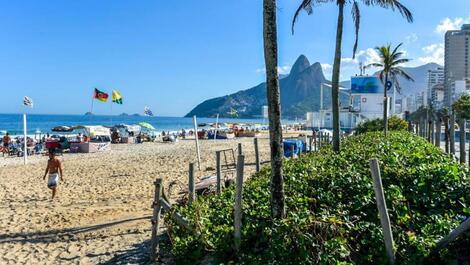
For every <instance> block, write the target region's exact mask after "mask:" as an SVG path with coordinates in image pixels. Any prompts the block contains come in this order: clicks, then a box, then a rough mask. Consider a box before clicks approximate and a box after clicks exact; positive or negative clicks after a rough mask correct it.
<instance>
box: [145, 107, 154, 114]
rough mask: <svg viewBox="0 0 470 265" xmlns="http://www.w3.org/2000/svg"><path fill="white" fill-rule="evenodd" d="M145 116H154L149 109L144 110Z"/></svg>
mask: <svg viewBox="0 0 470 265" xmlns="http://www.w3.org/2000/svg"><path fill="white" fill-rule="evenodd" d="M144 114H145V115H147V116H153V112H152V111H151V110H150V109H149V108H148V107H145V108H144Z"/></svg>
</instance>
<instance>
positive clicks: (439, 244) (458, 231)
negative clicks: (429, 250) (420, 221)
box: [433, 218, 470, 253]
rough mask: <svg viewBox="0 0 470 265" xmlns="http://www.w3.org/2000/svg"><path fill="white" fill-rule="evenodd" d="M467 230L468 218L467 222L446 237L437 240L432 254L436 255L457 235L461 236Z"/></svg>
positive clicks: (469, 226)
mask: <svg viewBox="0 0 470 265" xmlns="http://www.w3.org/2000/svg"><path fill="white" fill-rule="evenodd" d="M469 229H470V218H467V220H465V221H464V222H463V223H461V224H460V225H459V226H458V227H457V228H455V229H454V230H452V231H451V232H450V233H449V234H448V235H447V236H445V237H444V238H442V239H441V240H439V242H437V245H436V248H435V249H434V250H433V252H434V253H437V252H438V251H439V250H441V249H442V248H444V247H445V246H447V245H448V244H449V243H450V242H452V241H454V240H455V239H456V238H457V237H458V236H459V235H461V234H463V233H464V232H465V231H467V230H469Z"/></svg>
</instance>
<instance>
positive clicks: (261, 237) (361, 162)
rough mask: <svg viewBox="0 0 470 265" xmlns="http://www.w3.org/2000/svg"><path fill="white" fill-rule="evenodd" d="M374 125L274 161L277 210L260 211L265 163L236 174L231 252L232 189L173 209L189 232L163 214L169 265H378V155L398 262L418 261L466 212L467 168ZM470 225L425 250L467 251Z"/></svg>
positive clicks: (448, 257) (447, 255)
mask: <svg viewBox="0 0 470 265" xmlns="http://www.w3.org/2000/svg"><path fill="white" fill-rule="evenodd" d="M383 138H384V137H383V133H380V132H374V133H366V134H361V135H357V136H352V137H349V138H347V139H345V140H344V148H343V149H342V151H341V152H340V153H335V152H333V151H332V149H331V148H330V147H326V146H325V147H324V148H322V150H321V151H320V152H317V153H311V154H308V155H305V156H301V157H300V158H299V159H295V160H287V161H285V163H284V172H285V192H286V208H287V217H286V218H285V219H283V220H275V221H272V219H271V217H270V201H269V200H270V192H269V175H270V172H269V169H268V168H264V169H263V170H262V171H261V172H260V173H259V174H257V175H255V176H253V177H252V178H251V179H249V180H248V181H246V182H245V184H244V190H243V220H242V223H243V225H242V244H241V249H240V252H239V253H235V252H234V250H233V204H234V188H233V187H231V188H228V189H226V190H224V192H223V193H222V194H221V195H219V196H205V197H202V196H201V197H199V198H198V199H197V200H196V202H195V203H193V204H192V205H189V206H179V207H176V208H175V209H174V210H175V211H178V212H180V213H181V214H182V215H183V216H185V217H186V218H187V219H188V220H189V221H190V222H191V224H192V225H193V226H194V227H195V229H196V231H197V233H195V234H192V233H190V232H188V231H187V230H185V229H184V228H182V227H180V226H178V225H177V224H176V223H175V222H174V221H173V220H171V219H170V220H169V221H168V222H169V233H170V237H171V239H172V242H173V254H174V257H175V260H176V262H177V263H179V264H194V263H197V262H198V261H201V260H203V259H205V258H207V257H209V256H210V257H211V258H213V259H215V260H216V261H219V262H223V263H224V264H230V263H237V264H386V262H387V260H386V254H385V249H384V244H383V238H382V232H381V226H380V221H379V218H378V211H377V207H376V205H375V197H374V191H373V185H372V179H371V176H370V172H369V162H368V161H369V159H370V158H377V159H379V161H380V166H381V173H382V181H383V185H384V192H385V197H386V202H387V206H388V209H389V214H390V220H391V224H392V232H393V236H394V239H395V247H396V251H397V259H398V264H422V263H424V261H425V259H426V257H428V255H429V253H430V251H431V250H432V248H433V247H434V246H435V243H436V242H437V241H438V240H439V239H440V238H442V237H443V236H444V235H446V234H448V233H449V232H450V231H451V230H452V229H453V228H455V227H456V226H458V225H459V224H460V223H461V222H462V221H463V220H464V219H465V218H467V217H468V216H470V194H469V192H468V190H469V188H470V178H469V176H468V174H469V169H468V168H467V167H465V166H464V165H460V164H458V163H456V162H455V161H453V160H452V158H450V157H449V156H447V155H445V154H444V153H443V152H441V150H439V149H438V148H436V147H434V146H433V145H432V144H430V143H428V142H426V141H425V140H424V139H422V138H420V137H417V136H413V135H412V134H409V133H407V132H391V133H390V135H389V137H387V138H386V139H383ZM469 242H470V233H467V234H465V235H463V236H461V237H460V238H458V239H457V240H456V241H455V242H454V243H453V245H452V246H451V247H449V248H447V249H444V250H442V251H441V252H440V253H437V254H436V256H434V257H432V261H433V262H436V263H437V262H441V263H452V262H456V261H457V260H460V261H461V260H464V259H470V257H468V256H466V257H465V256H464V255H468V253H470V244H468V243H469Z"/></svg>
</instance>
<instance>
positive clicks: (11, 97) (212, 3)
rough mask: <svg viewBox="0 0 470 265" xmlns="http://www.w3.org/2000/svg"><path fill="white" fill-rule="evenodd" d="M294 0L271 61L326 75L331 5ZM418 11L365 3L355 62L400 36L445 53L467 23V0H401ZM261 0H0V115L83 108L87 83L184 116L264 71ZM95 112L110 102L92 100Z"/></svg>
mask: <svg viewBox="0 0 470 265" xmlns="http://www.w3.org/2000/svg"><path fill="white" fill-rule="evenodd" d="M299 2H300V0H279V1H278V10H279V11H278V26H279V32H278V37H279V58H280V62H279V64H280V68H281V72H283V73H288V71H289V69H290V67H291V66H292V64H293V63H294V62H295V60H296V58H297V57H298V56H299V55H300V54H305V55H306V56H307V57H308V58H309V60H310V62H311V63H314V62H316V61H318V62H320V63H322V65H323V66H324V70H325V73H326V75H327V76H330V75H331V74H330V71H331V66H330V65H331V64H332V61H333V52H334V38H335V29H336V25H335V23H336V15H337V10H336V7H335V5H333V4H326V5H322V6H320V7H318V8H317V9H316V10H314V14H313V15H310V16H308V15H307V14H306V13H302V14H301V16H300V18H299V21H298V24H297V26H296V32H295V35H292V34H291V32H290V23H291V19H292V16H293V14H294V11H295V8H296V7H297V5H298V4H299ZM402 3H403V4H405V5H407V6H408V7H409V8H410V9H411V10H412V11H413V12H414V15H415V22H414V23H413V24H408V23H407V22H406V21H405V20H404V19H403V18H402V17H401V16H400V15H399V14H398V13H393V12H392V11H390V10H383V9H381V8H378V7H365V6H362V25H361V32H360V42H359V56H358V59H359V60H362V61H365V62H370V61H373V60H374V58H375V56H376V55H375V53H374V52H373V50H372V49H371V48H373V47H375V46H377V45H381V44H384V43H387V42H392V43H399V42H404V49H405V50H406V52H407V55H408V57H409V58H413V61H412V62H411V63H410V65H412V66H415V65H420V64H423V63H427V62H440V63H442V60H443V55H444V53H443V51H444V49H443V44H442V43H443V32H445V30H447V29H452V28H456V27H459V26H460V25H461V24H462V23H466V22H469V23H470V4H469V1H468V0H448V1H437V0H433V1H429V0H402ZM346 15H347V16H346V19H345V22H346V27H345V36H344V45H343V60H342V62H343V65H342V67H343V69H342V73H341V76H342V79H346V78H348V77H349V76H351V75H353V74H355V73H356V72H357V71H358V70H357V69H358V68H357V62H358V60H352V59H351V58H350V57H351V55H352V45H353V41H354V38H353V27H352V22H351V18H350V16H349V10H347V12H346ZM263 68H264V58H263V42H262V0H223V1H220V0H199V1H195V0H192V1H191V0H186V1H155V0H148V1H147V0H139V1H135V0H80V1H78V0H76V1H63V0H47V1H46V0H22V1H10V0H0V91H1V94H2V104H0V113H18V112H22V111H23V107H22V106H21V102H22V97H23V96H25V95H27V96H30V97H31V98H32V99H33V100H34V101H35V108H34V109H33V110H32V111H31V112H33V113H53V114H82V113H84V112H86V111H88V110H89V109H90V105H91V100H90V98H91V93H92V90H93V88H94V87H97V88H99V89H102V90H105V91H108V92H110V91H111V90H112V89H117V90H119V91H121V93H122V94H123V96H124V105H122V106H118V105H114V106H113V113H114V114H118V113H121V112H128V113H136V112H138V113H142V111H143V108H144V106H149V107H151V108H152V109H153V111H154V113H156V114H157V115H160V116H182V115H184V114H186V113H187V112H188V111H189V110H190V109H191V108H192V107H194V106H195V105H196V104H198V103H200V102H201V101H203V100H205V99H208V98H211V97H215V96H222V95H225V94H228V93H233V92H236V91H238V90H242V89H247V88H250V87H252V86H254V85H257V84H258V83H260V82H262V81H263V80H264V78H265V77H264V72H263ZM94 105H95V111H94V112H96V113H98V114H109V113H111V110H110V109H111V108H110V104H103V103H99V102H95V104H94Z"/></svg>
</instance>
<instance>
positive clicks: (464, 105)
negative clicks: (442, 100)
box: [452, 95, 470, 119]
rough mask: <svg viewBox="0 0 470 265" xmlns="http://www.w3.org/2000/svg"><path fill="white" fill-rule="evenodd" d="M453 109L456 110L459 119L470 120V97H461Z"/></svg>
mask: <svg viewBox="0 0 470 265" xmlns="http://www.w3.org/2000/svg"><path fill="white" fill-rule="evenodd" d="M452 108H453V109H454V110H455V112H456V113H457V116H458V117H459V118H463V119H470V95H463V96H461V97H460V98H459V99H458V100H457V101H456V102H455V103H454V104H453V105H452Z"/></svg>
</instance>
